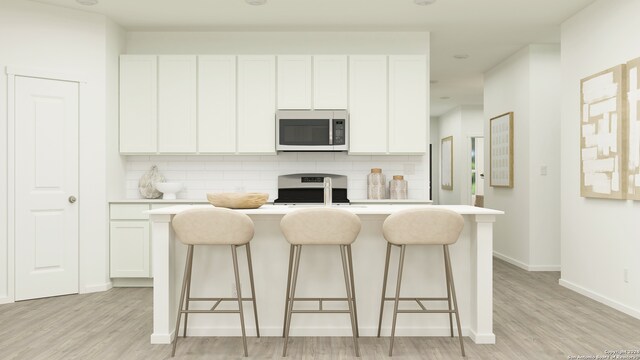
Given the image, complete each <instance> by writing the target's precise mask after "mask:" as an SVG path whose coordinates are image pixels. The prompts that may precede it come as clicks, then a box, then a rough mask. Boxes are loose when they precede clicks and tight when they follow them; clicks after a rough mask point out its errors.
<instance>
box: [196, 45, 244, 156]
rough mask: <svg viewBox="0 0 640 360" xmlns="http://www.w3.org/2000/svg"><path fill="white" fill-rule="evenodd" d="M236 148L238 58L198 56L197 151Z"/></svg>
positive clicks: (228, 151)
mask: <svg viewBox="0 0 640 360" xmlns="http://www.w3.org/2000/svg"><path fill="white" fill-rule="evenodd" d="M235 151H236V57H235V56H215V55H211V56H199V57H198V152H200V153H234V152H235Z"/></svg>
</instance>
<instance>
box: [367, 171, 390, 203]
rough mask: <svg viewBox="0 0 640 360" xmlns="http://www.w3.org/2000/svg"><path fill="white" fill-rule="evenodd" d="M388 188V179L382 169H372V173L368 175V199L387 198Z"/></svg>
mask: <svg viewBox="0 0 640 360" xmlns="http://www.w3.org/2000/svg"><path fill="white" fill-rule="evenodd" d="M386 190H387V180H386V179H385V176H384V174H383V173H382V169H380V168H373V169H371V173H370V174H369V175H368V176H367V199H375V200H378V199H386V198H387V191H386Z"/></svg>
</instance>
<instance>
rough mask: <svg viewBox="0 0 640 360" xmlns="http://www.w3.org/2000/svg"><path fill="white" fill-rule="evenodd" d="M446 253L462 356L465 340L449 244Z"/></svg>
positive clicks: (445, 246) (445, 248)
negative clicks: (463, 339)
mask: <svg viewBox="0 0 640 360" xmlns="http://www.w3.org/2000/svg"><path fill="white" fill-rule="evenodd" d="M444 254H445V257H446V263H447V269H448V270H449V271H448V275H449V283H450V284H451V296H452V297H453V306H454V307H455V313H456V325H457V326H458V339H460V350H461V351H462V356H463V357H464V356H466V355H465V354H464V342H463V341H462V329H461V327H460V315H459V314H458V300H457V299H456V287H455V285H454V283H453V272H452V271H451V257H449V245H444Z"/></svg>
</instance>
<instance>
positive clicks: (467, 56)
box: [453, 54, 469, 60]
mask: <svg viewBox="0 0 640 360" xmlns="http://www.w3.org/2000/svg"><path fill="white" fill-rule="evenodd" d="M453 58H454V59H458V60H464V59H468V58H469V54H455V55H453Z"/></svg>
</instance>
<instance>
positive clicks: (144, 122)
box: [120, 55, 158, 153]
mask: <svg viewBox="0 0 640 360" xmlns="http://www.w3.org/2000/svg"><path fill="white" fill-rule="evenodd" d="M157 58H158V57H157V56H155V55H122V56H120V152H122V153H155V152H157V151H158V83H157V76H158V63H157Z"/></svg>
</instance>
